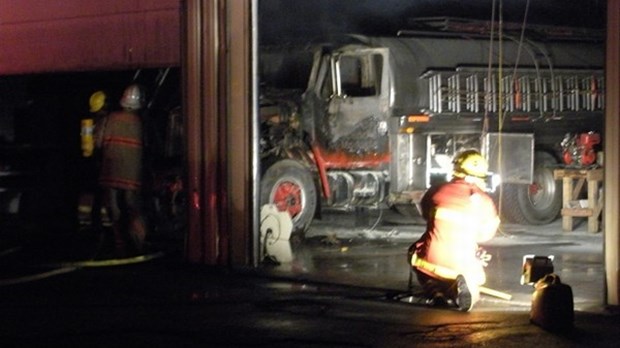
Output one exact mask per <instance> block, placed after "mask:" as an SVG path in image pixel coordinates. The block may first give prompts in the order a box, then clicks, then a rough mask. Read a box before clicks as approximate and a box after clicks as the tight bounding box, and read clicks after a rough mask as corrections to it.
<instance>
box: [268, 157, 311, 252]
mask: <svg viewBox="0 0 620 348" xmlns="http://www.w3.org/2000/svg"><path fill="white" fill-rule="evenodd" d="M260 204H261V206H263V205H264V204H275V205H276V206H277V207H278V210H279V211H288V213H289V214H290V216H291V219H292V221H293V231H292V236H291V240H294V241H296V240H302V239H303V238H304V236H305V233H306V231H307V229H308V228H309V227H310V223H311V222H312V219H313V218H314V214H315V212H316V205H317V191H316V186H315V185H314V180H313V179H312V174H311V173H310V171H309V170H308V169H307V168H306V167H304V166H303V165H302V164H301V163H299V162H297V161H294V160H290V159H285V160H281V161H278V162H276V163H274V164H273V165H272V166H270V167H269V168H268V169H267V171H266V172H265V173H264V174H263V176H262V178H261V192H260Z"/></svg>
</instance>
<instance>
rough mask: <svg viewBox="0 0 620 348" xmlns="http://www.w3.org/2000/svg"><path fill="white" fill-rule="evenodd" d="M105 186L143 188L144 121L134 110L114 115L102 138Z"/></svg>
mask: <svg viewBox="0 0 620 348" xmlns="http://www.w3.org/2000/svg"><path fill="white" fill-rule="evenodd" d="M102 140H103V144H102V147H103V148H102V155H103V158H102V167H101V175H100V177H99V183H100V184H101V185H102V186H103V187H108V188H115V189H121V190H133V191H135V190H138V189H139V188H140V187H141V185H142V121H141V119H140V116H139V115H138V114H136V113H134V112H131V111H118V112H114V113H111V114H110V115H109V116H108V119H107V121H106V122H105V128H104V129H103V135H102Z"/></svg>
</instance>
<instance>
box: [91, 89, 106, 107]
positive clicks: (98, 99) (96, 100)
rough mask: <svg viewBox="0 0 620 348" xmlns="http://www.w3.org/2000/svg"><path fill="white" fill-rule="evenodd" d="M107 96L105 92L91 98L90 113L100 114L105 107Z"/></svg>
mask: <svg viewBox="0 0 620 348" xmlns="http://www.w3.org/2000/svg"><path fill="white" fill-rule="evenodd" d="M105 99H106V95H105V92H103V91H97V92H95V93H93V94H92V95H91V96H90V99H89V100H88V103H89V105H90V112H98V111H99V110H101V109H102V108H103V106H104V105H105Z"/></svg>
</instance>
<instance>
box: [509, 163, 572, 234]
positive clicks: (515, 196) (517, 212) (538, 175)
mask: <svg viewBox="0 0 620 348" xmlns="http://www.w3.org/2000/svg"><path fill="white" fill-rule="evenodd" d="M553 164H557V161H556V160H555V159H554V158H553V156H552V155H550V154H548V153H546V152H536V154H535V158H534V183H533V184H532V185H520V184H507V185H504V188H503V190H504V191H503V192H502V207H501V210H502V212H501V213H502V217H503V218H504V219H506V220H507V221H508V222H513V223H518V224H523V225H545V224H548V223H550V222H552V221H554V220H555V219H557V217H558V215H559V214H560V210H561V209H562V189H561V187H562V186H561V182H560V181H556V180H555V179H554V178H553V168H551V165H553Z"/></svg>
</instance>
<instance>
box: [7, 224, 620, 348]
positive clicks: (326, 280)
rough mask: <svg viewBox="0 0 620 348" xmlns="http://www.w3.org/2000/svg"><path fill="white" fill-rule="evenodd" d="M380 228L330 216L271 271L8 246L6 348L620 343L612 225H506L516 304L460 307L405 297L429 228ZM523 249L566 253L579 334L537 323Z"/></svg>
mask: <svg viewBox="0 0 620 348" xmlns="http://www.w3.org/2000/svg"><path fill="white" fill-rule="evenodd" d="M371 216H372V215H371ZM375 222H377V220H374V219H369V221H367V223H365V224H364V225H363V226H358V223H357V221H356V220H355V218H354V216H353V215H350V214H347V215H342V214H330V215H325V216H324V217H323V219H322V220H319V221H316V222H315V223H314V224H313V226H312V228H311V230H310V232H309V233H308V236H307V237H308V238H307V240H306V241H305V242H304V243H303V244H301V245H299V246H295V247H293V248H289V249H286V248H284V251H283V252H282V253H281V254H279V255H274V256H277V257H279V258H280V260H285V259H287V258H288V260H287V262H281V263H280V264H279V265H273V264H269V265H266V264H265V265H262V266H261V267H260V268H259V269H258V270H257V269H234V270H222V269H215V270H214V269H209V268H205V267H198V266H192V265H187V264H185V263H183V262H182V257H181V255H182V253H180V252H179V250H180V248H179V246H180V245H181V244H182V243H179V241H178V240H175V241H164V240H154V241H153V242H157V243H155V245H154V246H156V247H160V248H161V250H162V251H164V256H161V257H155V258H154V259H152V260H143V261H145V262H138V263H135V264H121V265H109V266H111V267H71V266H70V265H69V267H67V265H66V264H65V266H63V267H61V268H60V270H64V272H60V271H58V270H57V269H54V264H53V262H52V261H55V262H57V263H58V262H60V261H63V260H64V261H67V262H70V261H75V260H84V259H87V258H89V257H92V254H93V251H94V250H93V247H94V244H93V243H94V241H93V239H92V236H90V237H89V236H87V235H84V236H81V237H82V238H75V236H73V237H74V238H73V241H72V242H69V241H68V240H67V239H62V238H54V239H52V240H48V241H46V242H45V243H33V244H29V245H24V246H21V247H20V246H19V245H15V247H14V248H4V247H5V246H6V244H3V248H2V253H1V254H0V276H1V277H0V346H2V347H11V346H20V347H60V346H62V347H129V346H131V347H147V346H148V347H170V346H175V347H194V346H195V347H205V346H207V347H260V346H266V347H267V346H268V347H292V346H294V347H317V346H321V347H411V346H421V345H423V346H425V347H472V346H493V347H523V346H544V347H579V346H584V345H588V346H590V347H595V346H600V347H615V346H616V345H617V342H618V340H620V332H618V330H617V327H618V323H619V320H620V316H618V315H615V313H609V312H605V311H604V310H600V309H601V307H602V304H603V277H604V273H603V264H602V249H603V240H602V233H596V234H591V233H587V232H585V226H581V225H580V226H577V228H576V229H575V230H574V231H572V232H562V231H561V225H560V222H559V221H556V222H554V223H553V224H551V225H548V226H544V227H529V226H527V227H526V226H519V225H504V226H502V233H500V234H498V236H497V237H496V238H495V239H493V240H492V241H490V242H489V243H486V244H485V247H486V248H487V250H488V251H489V252H490V253H491V254H492V255H493V260H492V262H491V264H490V265H489V268H488V272H487V274H488V284H487V285H488V286H489V287H491V288H494V289H497V290H501V291H505V292H508V293H510V294H512V295H513V296H514V298H513V299H512V300H511V301H506V300H501V299H496V298H493V297H489V296H485V297H483V299H482V301H481V302H480V303H479V304H478V305H477V306H476V307H474V309H473V310H472V312H470V313H461V312H458V311H455V310H444V309H432V310H431V309H429V308H428V307H426V306H423V305H419V304H417V303H412V305H409V304H411V303H410V302H407V297H404V298H403V300H401V301H394V299H397V298H400V297H399V295H401V294H403V293H405V292H406V291H407V285H408V266H407V263H406V257H405V255H406V250H407V248H408V246H409V244H410V243H411V242H413V241H414V240H415V239H417V238H418V237H419V236H420V235H421V233H422V232H423V230H424V227H423V226H422V225H419V224H411V223H410V222H409V221H403V220H402V219H401V218H400V217H398V216H387V215H386V216H383V217H382V218H381V219H380V220H378V222H377V223H376V224H375ZM2 242H4V240H2ZM289 246H290V245H289ZM524 254H537V255H554V256H555V263H554V265H555V269H556V273H558V274H559V275H560V276H561V278H562V280H563V281H564V282H565V283H567V284H569V285H570V286H571V287H572V289H573V292H574V300H575V307H576V309H577V311H576V316H575V329H574V330H570V331H569V332H567V333H560V334H556V333H553V332H548V331H546V330H543V329H541V328H539V327H537V326H535V325H532V324H531V323H530V321H529V310H530V305H531V294H532V291H533V289H532V287H530V286H524V285H520V283H519V280H520V275H521V264H522V257H523V255H524ZM46 262H47V263H50V262H52V264H49V268H48V269H46V268H45V263H46ZM57 263H56V265H57ZM54 271H57V273H53V272H54ZM46 272H47V274H45V273H46ZM610 314H612V315H610Z"/></svg>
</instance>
